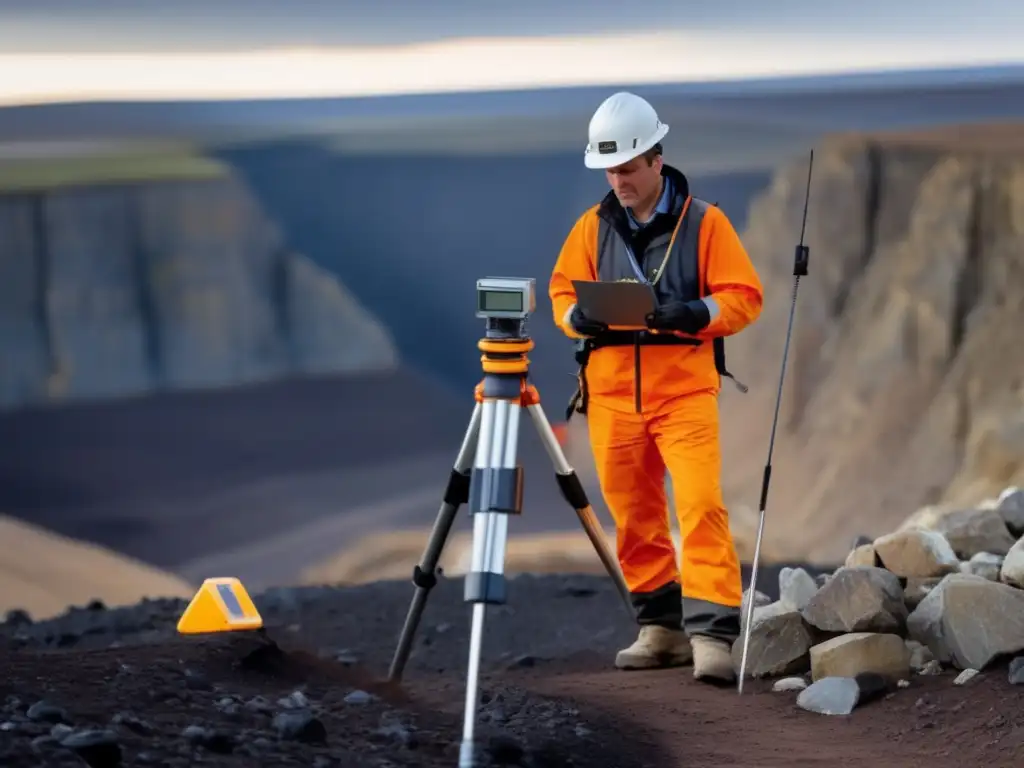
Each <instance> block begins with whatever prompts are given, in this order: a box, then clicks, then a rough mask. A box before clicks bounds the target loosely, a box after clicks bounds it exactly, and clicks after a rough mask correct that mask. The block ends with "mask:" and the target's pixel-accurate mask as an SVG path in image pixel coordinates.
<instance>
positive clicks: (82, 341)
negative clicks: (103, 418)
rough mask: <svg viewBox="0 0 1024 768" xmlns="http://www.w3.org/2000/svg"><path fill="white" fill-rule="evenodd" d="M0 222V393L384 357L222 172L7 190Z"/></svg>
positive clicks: (351, 310)
mask: <svg viewBox="0 0 1024 768" xmlns="http://www.w3.org/2000/svg"><path fill="white" fill-rule="evenodd" d="M0 230H2V231H3V232H4V237H3V238H2V239H0V345H2V346H3V348H4V356H3V362H2V363H0V407H12V406H18V405H23V404H31V403H41V402H47V401H58V400H72V399H79V398H102V397H116V396H123V395H134V394H140V393H146V392H151V391H155V390H168V389H170V390H174V389H188V388H201V387H220V386H229V385H236V384H245V383H250V382H257V381H265V380H269V379H275V378H280V377H283V376H288V375H293V374H304V373H326V372H334V373H339V372H348V371H363V370H372V369H382V368H390V367H392V366H393V365H394V364H395V362H396V359H395V358H396V355H395V348H394V346H393V344H392V343H391V339H390V336H389V334H388V332H387V331H386V329H385V328H384V327H383V326H382V325H381V324H380V323H379V322H378V321H377V320H376V319H375V318H373V317H372V316H370V315H369V314H368V313H367V311H366V310H365V309H363V308H362V307H361V306H360V305H359V304H358V303H357V302H356V301H355V299H354V298H353V297H352V296H351V295H349V294H348V293H347V291H346V290H345V288H344V287H343V286H342V285H340V284H339V283H338V282H337V281H336V280H335V279H334V278H333V277H332V276H331V275H329V274H328V273H326V272H324V271H323V270H321V269H319V268H317V267H316V266H315V265H313V264H312V263H311V262H310V261H308V260H306V259H305V258H304V257H302V256H301V255H298V254H295V253H293V252H290V251H289V250H288V248H287V244H286V243H285V241H284V240H283V238H282V235H281V234H280V233H279V232H278V231H277V230H276V228H275V226H274V224H273V222H271V221H270V220H269V219H268V218H267V216H266V215H265V213H264V212H263V211H262V210H261V209H260V208H259V206H258V205H257V204H256V203H255V201H254V200H253V199H252V197H251V196H250V195H249V194H248V192H247V190H246V188H245V187H244V186H243V185H242V184H240V183H239V182H238V181H237V180H235V179H233V178H231V177H225V178H213V179H202V180H178V181H160V182H152V183H146V184H126V185H109V186H83V187H69V188H61V189H56V190H50V191H41V192H25V193H19V194H13V195H8V196H5V197H4V198H3V199H2V200H0Z"/></svg>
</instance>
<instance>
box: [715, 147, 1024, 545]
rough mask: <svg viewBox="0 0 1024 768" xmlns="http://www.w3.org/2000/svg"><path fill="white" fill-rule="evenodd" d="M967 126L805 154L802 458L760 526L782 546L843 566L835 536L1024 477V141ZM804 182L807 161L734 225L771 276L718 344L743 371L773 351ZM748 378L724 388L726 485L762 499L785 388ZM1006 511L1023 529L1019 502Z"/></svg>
mask: <svg viewBox="0 0 1024 768" xmlns="http://www.w3.org/2000/svg"><path fill="white" fill-rule="evenodd" d="M1017 131H1018V133H1019V129H1017ZM969 133H970V132H965V134H964V135H960V134H957V135H955V136H952V137H949V136H946V137H943V136H936V137H927V136H925V138H924V139H914V138H903V137H900V136H890V137H880V138H863V139H857V138H850V139H845V138H844V139H836V140H834V141H830V142H826V143H825V144H823V145H821V146H819V147H817V148H816V150H815V155H814V175H813V181H812V185H811V202H810V206H809V210H808V218H807V235H806V238H805V243H807V244H808V245H809V247H810V252H811V259H810V269H809V274H808V275H807V276H806V277H803V278H801V282H800V289H799V294H798V306H797V316H796V318H795V322H794V331H793V333H794V337H793V341H792V343H791V346H790V359H789V365H788V366H787V373H786V390H785V393H784V399H783V405H782V412H781V413H780V433H779V435H778V439H777V443H776V450H777V451H778V452H780V454H781V455H785V456H786V457H787V459H786V461H787V462H790V465H791V466H793V467H799V468H800V469H799V471H794V472H792V473H791V474H790V475H789V476H788V477H783V476H780V475H779V474H778V473H777V474H776V476H773V478H772V491H771V494H772V502H771V504H772V507H773V508H774V509H776V510H779V511H781V510H784V511H785V515H784V516H785V523H784V524H782V523H781V522H780V524H777V525H775V527H774V529H773V527H772V526H771V525H769V526H767V528H766V532H765V539H766V540H771V541H772V542H773V543H775V544H777V545H778V546H779V547H780V548H783V551H784V555H783V556H784V557H786V558H791V559H794V560H796V559H810V560H819V561H824V562H840V561H841V559H842V557H843V556H845V554H846V546H845V542H848V541H850V540H852V539H853V537H854V536H856V535H858V534H862V533H866V534H869V535H870V536H871V537H872V538H874V537H877V536H880V535H881V534H883V533H888V532H890V531H892V530H894V529H895V527H896V524H897V523H898V521H899V520H900V519H901V518H902V517H903V516H905V515H906V511H907V510H908V509H915V508H919V507H921V506H923V505H926V504H941V505H942V506H945V507H950V508H961V509H962V508H964V507H966V506H967V505H968V504H970V503H972V502H973V500H975V499H977V498H978V497H982V496H986V495H992V494H995V493H998V492H999V490H1001V489H1002V488H1004V487H1005V486H1007V485H1009V484H1012V483H1018V484H1020V485H1024V410H1022V409H1021V408H1020V397H1021V394H1020V385H1019V382H1020V380H1021V378H1022V376H1024V356H1022V355H1021V354H1020V352H1019V349H1020V346H1019V329H1020V328H1022V327H1024V290H1022V286H1024V255H1022V254H1024V154H1021V153H1020V149H1019V143H1017V145H1016V146H1014V147H1010V146H1009V142H1007V141H1006V138H1005V137H1004V136H1003V135H1002V134H1000V133H999V132H998V131H997V130H993V131H992V132H991V135H987V134H986V133H985V129H979V131H978V135H977V136H973V137H972V136H970V135H968V134H969ZM806 183H807V160H806V157H805V158H798V159H796V160H795V161H794V163H793V164H792V166H791V167H788V168H786V169H784V170H782V171H780V172H779V173H778V174H777V175H776V176H775V178H774V180H773V182H772V183H771V186H770V188H769V189H768V190H767V191H766V192H765V193H764V194H763V195H762V196H761V197H760V199H758V200H756V201H755V203H754V204H753V206H752V207H751V210H750V216H749V220H748V226H747V228H746V230H745V231H744V232H742V233H741V234H742V237H743V240H744V243H745V244H746V246H747V248H748V250H749V251H750V253H751V256H752V258H753V259H754V260H755V263H756V265H757V267H758V269H759V272H760V273H761V275H762V279H763V282H764V285H765V306H764V313H763V315H762V317H761V319H759V320H758V322H757V323H756V324H755V325H754V326H753V327H751V328H750V329H749V330H747V331H745V332H744V333H741V334H739V335H737V336H736V337H735V338H733V339H730V340H729V342H728V350H729V351H728V354H729V355H730V357H731V359H732V360H735V361H736V362H735V364H734V365H733V370H734V371H735V372H736V374H737V376H739V377H740V378H741V379H742V378H743V373H744V372H746V371H751V372H754V371H759V370H762V369H764V370H771V371H777V370H778V365H779V362H780V360H781V358H782V349H783V344H784V342H785V329H786V324H787V318H788V314H789V310H790V298H791V294H792V290H793V275H792V268H793V262H792V259H793V256H792V254H793V245H794V243H796V242H797V238H798V237H799V234H800V225H801V217H802V214H803V205H804V191H805V187H806ZM996 370H998V375H995V374H993V373H991V372H993V371H996ZM748 378H751V381H750V382H747V383H749V384H750V385H751V388H750V392H749V393H748V394H747V395H745V396H739V395H735V394H734V393H732V392H730V391H728V389H729V388H728V387H726V388H725V391H724V393H723V400H728V401H729V405H728V407H723V418H724V421H723V423H724V425H725V427H724V429H725V433H726V434H725V436H724V437H723V452H724V453H725V455H728V456H729V457H730V460H729V467H728V470H727V472H728V476H727V478H726V482H727V483H728V485H727V488H726V490H727V492H728V494H729V495H730V496H733V497H735V498H736V499H744V498H746V499H749V498H756V497H757V493H758V489H759V485H760V482H761V467H762V466H763V462H764V456H763V448H762V446H763V445H764V444H766V442H767V438H768V429H770V421H771V420H770V418H767V417H766V415H765V414H770V413H771V412H772V409H773V408H774V398H775V395H776V388H775V387H776V383H775V380H773V379H771V378H770V377H768V376H764V377H763V378H760V380H758V379H759V377H757V376H749V377H748ZM1002 514H1003V515H1004V519H1010V518H1011V517H1012V519H1014V520H1016V521H1017V523H1018V524H1019V525H1024V507H1022V506H1021V502H1020V498H1019V497H1017V498H1015V499H1014V500H1012V501H1010V502H1008V504H1007V508H1006V509H1005V510H1004V511H1003V512H1002ZM770 515H771V511H770V510H769V516H770ZM782 516H783V515H782V514H779V515H778V517H782ZM797 532H798V533H797ZM1017 535H1020V534H1019V533H1018V534H1017ZM950 543H951V545H952V546H953V547H954V549H956V548H957V547H958V546H961V544H960V542H958V541H955V540H953V539H950ZM966 544H968V545H970V546H976V544H977V541H976V538H975V537H974V536H973V535H972V536H971V537H969V539H967V540H966ZM1004 544H1005V546H1006V547H1007V548H1008V547H1009V543H1007V542H1006V541H1005V539H1004ZM987 551H989V552H992V553H994V554H1005V550H1003V551H1002V552H999V551H998V550H996V549H988V550H987ZM960 556H961V558H963V557H964V555H963V554H962V553H961V555H960ZM967 556H968V557H969V555H967ZM859 562H861V563H862V564H868V563H866V562H864V561H863V560H859Z"/></svg>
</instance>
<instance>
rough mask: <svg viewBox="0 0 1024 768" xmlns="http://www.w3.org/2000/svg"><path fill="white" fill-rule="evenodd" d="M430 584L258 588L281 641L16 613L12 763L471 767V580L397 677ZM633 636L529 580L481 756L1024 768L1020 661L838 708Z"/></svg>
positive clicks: (483, 713) (502, 660) (499, 633)
mask: <svg viewBox="0 0 1024 768" xmlns="http://www.w3.org/2000/svg"><path fill="white" fill-rule="evenodd" d="M774 578H775V574H772V573H768V574H766V575H765V579H766V581H768V580H770V579H774ZM412 591H413V588H412V586H411V585H410V584H407V583H395V582H389V583H379V584H372V585H366V586H360V587H354V588H346V589H331V588H324V587H322V588H302V589H279V590H274V591H271V592H269V593H267V594H264V595H260V596H258V597H257V604H258V606H259V607H260V609H261V611H262V612H263V616H264V620H265V623H266V630H265V632H248V633H235V634H229V635H219V636H212V637H200V638H195V637H192V638H182V637H179V636H177V635H176V634H175V632H174V624H175V622H176V620H177V618H178V616H179V615H180V612H181V610H182V609H183V608H184V604H183V603H181V602H179V601H152V602H148V603H144V604H142V605H140V606H136V607H132V608H125V609H118V610H105V609H103V608H102V607H101V606H93V607H92V608H88V607H87V608H79V609H75V610H72V611H71V612H69V613H68V614H66V615H64V616H62V617H59V618H58V619H54V620H52V621H49V622H41V623H37V624H32V623H30V622H28V621H26V620H25V619H24V618H23V617H22V618H19V617H17V616H14V617H11V619H10V620H8V622H7V623H5V624H3V625H0V648H2V650H0V670H2V672H3V674H2V675H0V765H3V766H11V768H21V766H25V767H26V768H27V767H28V766H31V767H32V768H35V767H36V766H56V765H67V766H72V765H78V766H81V765H87V764H91V765H94V766H113V765H131V766H136V765H137V766H172V767H173V766H190V765H207V766H228V765H235V766H287V765H296V766H298V765H302V766H361V767H366V768H374V767H378V768H383V767H384V766H392V767H393V768H394V767H398V766H422V767H423V768H432V767H433V766H456V765H458V743H459V741H460V739H461V733H462V713H463V706H464V695H465V688H464V680H465V669H466V661H467V653H468V643H467V639H468V633H469V617H470V606H469V605H467V604H465V603H464V602H463V601H462V587H461V581H458V580H451V581H448V580H442V582H441V583H440V584H439V586H438V587H437V588H436V589H435V591H434V592H433V594H432V595H431V597H430V600H429V601H428V605H427V609H426V613H425V615H424V619H423V623H422V624H421V626H420V630H419V632H418V633H417V643H416V648H415V651H414V653H413V655H412V657H411V659H410V662H409V665H408V667H407V668H406V673H405V677H404V680H403V682H402V685H401V686H394V685H390V684H386V683H384V682H383V678H384V677H385V676H386V673H387V668H388V663H389V662H390V659H391V655H392V653H393V651H394V647H395V643H396V640H397V635H398V632H399V630H400V628H401V626H402V622H403V620H404V617H405V612H406V610H407V608H408V605H409V601H410V598H411V597H412ZM633 634H634V627H632V626H631V625H630V623H629V622H628V621H627V619H626V618H625V616H624V613H623V610H622V607H621V606H620V605H619V604H617V602H616V596H615V594H614V592H613V590H612V589H611V587H610V585H609V584H608V582H607V580H605V579H601V578H596V577H557V576H546V577H530V576H520V577H518V578H516V579H514V580H513V581H512V582H511V589H510V601H509V603H508V604H507V605H505V606H501V607H496V608H492V609H490V611H489V612H488V618H487V622H486V625H485V640H484V656H483V662H484V663H483V672H482V691H483V698H482V703H481V706H480V708H479V710H478V713H477V724H478V726H477V743H478V744H479V745H480V749H481V753H482V756H481V758H480V759H479V761H478V763H477V764H478V765H481V766H482V765H489V766H490V765H509V766H534V767H539V766H595V767H599V766H615V768H631V766H636V767H637V768H640V767H641V766H643V767H645V768H649V767H651V766H687V767H688V768H698V767H699V766H730V767H731V766H751V767H753V766H758V767H759V768H771V767H773V766H778V767H780V768H781V767H782V766H797V767H802V766H842V765H871V766H873V768H888V767H889V766H893V767H895V766H899V768H915V767H917V766H920V767H921V768H924V767H925V766H928V768H947V766H948V767H949V768H952V767H953V766H955V767H956V768H962V767H963V766H964V765H985V766H990V767H992V766H1020V765H1022V764H1024V762H1022V760H1024V706H1022V705H1024V686H1011V685H1010V684H1009V682H1008V680H1007V675H1006V670H1005V667H1000V668H996V669H993V670H986V671H985V672H983V674H982V675H980V676H979V677H976V678H975V679H974V680H973V681H971V682H970V683H968V684H967V685H964V686H955V685H953V682H952V678H953V676H954V674H953V673H949V674H944V675H940V676H936V677H914V678H913V679H912V680H911V681H910V686H909V687H908V688H905V689H898V690H894V691H893V692H891V693H890V694H889V695H888V696H887V697H884V698H882V699H880V700H878V701H874V702H872V703H870V704H865V705H864V706H862V707H861V708H860V709H858V710H857V711H855V712H854V714H853V715H851V716H849V717H825V716H821V715H814V714H810V713H808V712H804V711H802V710H800V709H798V708H797V707H796V705H795V694H792V693H773V692H771V691H770V685H769V684H768V683H766V682H758V683H755V684H752V685H748V687H747V689H746V690H745V693H744V695H743V696H738V695H737V693H736V690H735V688H718V687H713V686H709V685H704V684H699V683H696V682H695V681H693V680H692V678H691V677H690V675H689V671H688V670H685V669H684V670H672V671H664V672H644V673H623V672H617V671H616V670H614V669H612V668H611V660H612V657H613V655H614V651H615V650H616V649H617V648H619V647H621V646H622V645H623V644H624V643H628V642H629V641H630V640H631V638H632V637H633ZM90 730H91V731H92V732H91V733H90V732H88V731H90ZM83 732H84V733H83ZM80 755H81V756H80ZM83 756H84V757H83Z"/></svg>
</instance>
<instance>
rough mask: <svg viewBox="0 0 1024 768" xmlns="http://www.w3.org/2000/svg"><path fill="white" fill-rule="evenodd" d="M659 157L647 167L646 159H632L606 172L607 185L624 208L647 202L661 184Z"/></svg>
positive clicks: (660, 161)
mask: <svg viewBox="0 0 1024 768" xmlns="http://www.w3.org/2000/svg"><path fill="white" fill-rule="evenodd" d="M661 164H662V160H661V156H660V155H659V156H656V157H655V158H654V159H653V160H652V161H651V163H650V164H649V165H648V162H647V160H646V158H644V157H634V158H633V159H632V160H630V161H629V162H628V163H623V164H622V165H617V166H615V167H614V168H609V169H608V170H606V171H605V172H604V173H605V176H606V177H607V179H608V184H609V185H610V186H611V188H612V190H614V192H615V196H616V197H617V198H619V202H620V203H622V205H623V206H625V207H626V208H632V207H633V206H636V205H637V204H638V203H641V202H644V201H647V200H649V199H650V198H651V197H653V196H654V195H655V194H656V193H657V191H658V186H659V184H660V183H661Z"/></svg>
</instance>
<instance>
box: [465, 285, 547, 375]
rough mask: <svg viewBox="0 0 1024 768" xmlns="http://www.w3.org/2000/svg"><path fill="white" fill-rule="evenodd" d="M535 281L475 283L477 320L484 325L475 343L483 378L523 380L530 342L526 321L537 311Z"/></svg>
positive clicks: (526, 368) (526, 370)
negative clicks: (481, 320) (484, 376)
mask: <svg viewBox="0 0 1024 768" xmlns="http://www.w3.org/2000/svg"><path fill="white" fill-rule="evenodd" d="M536 284H537V281H536V280H534V278H532V277H484V278H481V279H479V280H477V281H476V316H477V317H481V318H484V319H485V320H486V321H487V330H486V331H485V335H484V337H483V338H482V339H480V341H479V342H478V343H477V347H478V348H479V349H480V351H481V352H483V355H482V356H481V358H480V362H481V363H482V367H483V370H484V374H485V375H487V374H490V375H495V374H496V375H503V374H504V375H512V376H518V377H525V376H526V374H527V372H528V370H529V366H530V361H529V359H528V358H527V357H526V353H527V352H529V351H530V350H531V349H533V340H532V339H531V338H530V337H529V335H528V334H527V332H526V321H527V318H529V316H530V313H531V312H533V311H534V310H535V309H536V308H537V291H536Z"/></svg>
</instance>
